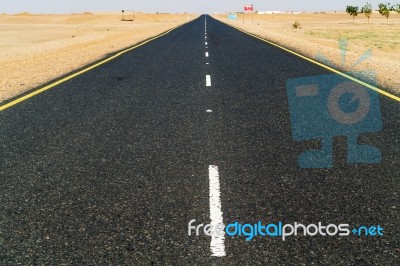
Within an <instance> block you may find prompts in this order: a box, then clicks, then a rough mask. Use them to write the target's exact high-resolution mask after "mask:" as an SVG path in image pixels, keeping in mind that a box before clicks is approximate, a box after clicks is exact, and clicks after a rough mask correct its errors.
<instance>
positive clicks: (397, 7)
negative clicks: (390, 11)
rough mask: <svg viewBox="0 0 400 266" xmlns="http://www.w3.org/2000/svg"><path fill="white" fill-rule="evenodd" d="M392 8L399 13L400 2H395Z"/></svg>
mask: <svg viewBox="0 0 400 266" xmlns="http://www.w3.org/2000/svg"><path fill="white" fill-rule="evenodd" d="M394 10H395V11H396V12H397V13H399V14H400V4H397V5H396V6H395V7H394Z"/></svg>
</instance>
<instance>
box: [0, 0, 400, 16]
mask: <svg viewBox="0 0 400 266" xmlns="http://www.w3.org/2000/svg"><path fill="white" fill-rule="evenodd" d="M366 2H367V1H365V0H336V1H315V0H249V1H247V0H170V1H168V0H141V1H138V0H0V13H9V14H13V13H20V12H30V13H73V12H84V11H92V12H96V11H119V10H121V9H134V10H137V11H143V12H157V11H158V12H170V13H175V12H193V13H213V12H225V11H241V10H242V7H243V5H244V4H253V5H254V6H255V10H262V11H265V10H280V11H292V10H293V11H344V10H345V9H346V6H347V5H356V6H360V7H361V6H363V5H364V4H365V3H366ZM369 2H370V3H371V4H373V6H374V8H376V7H377V5H378V3H380V2H384V1H382V0H371V1H369ZM391 2H393V3H394V2H396V1H395V0H394V1H391ZM397 2H400V0H398V1H397Z"/></svg>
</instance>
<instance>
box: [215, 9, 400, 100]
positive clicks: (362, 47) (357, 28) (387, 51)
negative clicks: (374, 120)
mask: <svg viewBox="0 0 400 266" xmlns="http://www.w3.org/2000/svg"><path fill="white" fill-rule="evenodd" d="M214 17H215V18H217V19H219V20H221V21H223V22H225V23H229V24H231V25H234V26H236V27H239V28H242V29H244V30H246V31H248V32H251V33H253V34H256V35H258V36H262V37H264V38H266V39H268V40H270V41H272V42H274V43H277V44H280V45H282V46H284V47H287V48H290V49H292V50H294V51H297V52H299V53H301V54H304V55H307V56H308V57H310V58H314V59H316V58H322V57H321V55H322V56H323V57H325V58H326V59H328V60H329V61H330V62H331V63H330V64H331V65H333V66H335V67H336V68H339V69H341V70H343V71H346V72H351V71H364V70H367V71H374V72H375V73H376V75H377V80H378V84H379V86H380V87H382V88H384V89H386V90H388V91H390V92H392V93H394V94H397V95H399V94H400V79H399V78H398V74H399V73H400V15H399V14H397V13H396V12H392V13H391V14H390V18H389V23H387V21H386V18H384V17H382V16H381V15H380V14H379V13H374V14H372V16H371V19H370V23H369V24H368V20H367V18H366V17H365V16H364V14H359V15H358V16H357V17H356V19H355V22H354V23H353V20H352V18H351V17H350V16H349V15H348V14H346V13H323V14H321V13H320V14H273V15H268V14H265V15H257V14H255V15H254V16H253V18H252V15H251V14H246V15H245V21H244V23H243V16H242V15H239V17H238V19H237V20H236V21H232V20H228V19H227V18H226V17H227V16H226V15H214ZM295 21H298V22H299V23H300V26H301V28H300V29H294V28H293V26H292V25H293V24H294V22H295ZM340 39H344V40H347V43H348V45H347V49H346V59H345V63H344V64H343V63H342V57H341V51H340V48H339V40H340ZM368 50H371V51H372V56H370V57H369V58H368V59H367V60H365V61H363V62H362V63H361V64H359V65H358V66H353V65H354V64H355V63H356V62H357V60H358V59H359V58H360V57H361V56H362V55H363V54H364V53H365V52H366V51H368ZM319 61H322V60H319Z"/></svg>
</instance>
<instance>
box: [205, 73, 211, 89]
mask: <svg viewBox="0 0 400 266" xmlns="http://www.w3.org/2000/svg"><path fill="white" fill-rule="evenodd" d="M206 86H207V87H211V76H210V75H206Z"/></svg>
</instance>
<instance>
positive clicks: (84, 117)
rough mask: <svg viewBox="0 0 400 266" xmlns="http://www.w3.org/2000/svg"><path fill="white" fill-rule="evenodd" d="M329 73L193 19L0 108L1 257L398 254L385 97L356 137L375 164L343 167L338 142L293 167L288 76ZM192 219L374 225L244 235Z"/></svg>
mask: <svg viewBox="0 0 400 266" xmlns="http://www.w3.org/2000/svg"><path fill="white" fill-rule="evenodd" d="M330 73H331V72H330V71H329V70H327V69H325V68H322V67H320V66H317V65H315V64H313V63H311V62H309V61H306V60H304V59H302V58H299V57H297V56H295V55H293V54H290V53H288V52H285V51H283V50H281V49H279V48H276V47H274V46H272V45H269V44H267V43H265V42H262V41H261V40H258V39H255V38H253V37H250V36H248V35H246V34H243V33H242V32H239V31H237V30H236V29H233V28H231V27H228V26H226V25H225V24H222V23H221V22H218V21H216V20H214V19H212V18H211V17H209V16H201V17H199V18H198V19H196V20H194V21H193V22H190V23H188V24H186V25H183V26H182V27H180V28H178V29H176V30H174V31H172V32H171V33H169V34H167V35H165V36H163V37H161V38H158V39H156V40H154V41H152V42H150V43H148V44H146V45H144V46H141V47H139V48H137V49H135V50H133V51H131V52H129V53H126V54H124V55H122V56H120V57H118V58H117V59H115V60H112V61H110V62H108V63H106V64H103V65H101V66H99V67H97V68H95V69H93V70H91V71H88V72H86V73H84V74H82V75H79V76H78V77H76V78H73V79H71V80H68V81H66V82H64V83H62V84H60V85H58V86H56V87H54V88H52V89H50V90H47V91H45V92H43V93H41V94H39V95H36V96H35V97H32V98H30V99H28V100H26V101H23V102H21V103H19V104H17V105H14V106H12V107H10V108H8V109H6V110H4V111H2V112H0V147H1V149H0V158H1V160H0V163H1V168H0V263H1V264H2V265H16V264H21V265H28V264H31V265H36V264H46V265H47V264H49V265H62V264H64V265H102V264H108V263H110V264H113V265H139V264H143V265H148V264H168V265H176V264H204V265H205V264H213V265H250V264H256V265H257V264H258V265H261V264H264V265H272V264H304V265H306V264H307V265H308V264H312V263H314V264H334V265H340V264H360V265H366V264H382V265H395V264H398V263H399V262H400V258H399V256H400V249H399V248H400V243H399V233H400V231H399V230H400V229H399V228H400V227H399V225H400V224H399V221H400V219H399V218H400V213H399V208H400V206H399V199H400V186H399V185H400V138H399V136H400V103H399V102H396V101H395V100H392V99H390V98H388V97H385V96H382V97H380V103H381V112H382V118H383V130H382V131H380V132H377V133H368V134H363V135H362V136H361V139H362V141H364V142H365V143H369V144H372V145H374V146H376V147H378V148H379V149H380V150H381V151H382V161H381V163H379V164H356V165H352V164H348V163H347V162H346V138H345V137H336V138H335V141H334V164H333V167H332V168H328V169H302V168H300V167H299V164H298V156H299V154H300V153H301V152H302V151H304V150H305V149H310V148H313V147H314V148H316V147H318V140H315V141H310V142H307V141H306V142H296V141H294V140H293V137H292V134H291V120H290V112H289V102H288V96H287V93H286V81H287V80H290V79H294V78H301V77H308V76H319V75H325V74H330ZM193 219H195V220H196V221H195V222H194V223H193V225H194V226H197V225H198V224H201V223H203V224H210V223H212V222H213V223H216V222H217V223H218V221H219V219H222V220H223V223H224V224H225V225H227V224H228V223H234V222H235V221H238V222H240V223H242V224H245V223H250V224H255V223H257V222H258V221H262V222H264V223H265V224H267V223H278V222H279V221H282V222H283V223H288V224H294V223H295V222H298V223H302V224H306V225H308V224H317V223H318V222H321V223H323V224H325V225H328V224H349V225H350V227H349V229H350V230H351V229H353V228H354V227H355V226H362V225H365V226H378V225H379V226H381V227H382V228H383V229H384V231H383V232H384V235H383V236H380V235H377V236H356V235H354V234H353V233H351V234H350V235H349V236H338V235H337V236H318V235H317V236H314V237H312V236H304V235H298V236H290V237H287V238H286V240H285V241H283V240H282V238H281V237H268V236H266V237H261V236H257V237H254V239H252V240H251V241H246V239H245V237H243V236H242V237H238V236H236V237H230V236H228V235H225V236H224V237H222V238H221V237H220V238H218V237H214V236H212V237H210V236H207V235H205V234H204V232H201V234H200V236H194V235H192V236H189V235H188V223H189V221H191V220H193ZM212 220H213V221H212ZM192 233H195V230H192ZM212 242H213V243H212Z"/></svg>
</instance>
